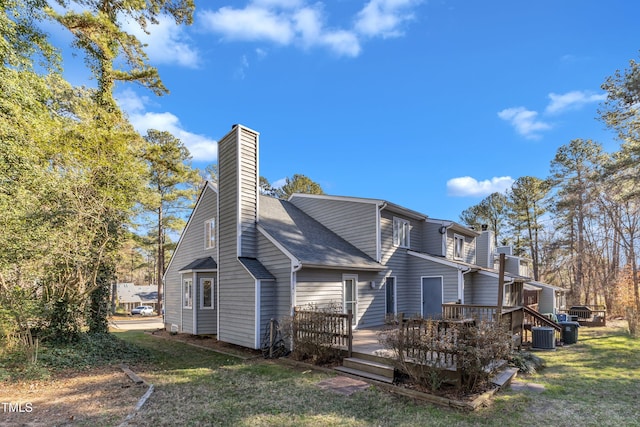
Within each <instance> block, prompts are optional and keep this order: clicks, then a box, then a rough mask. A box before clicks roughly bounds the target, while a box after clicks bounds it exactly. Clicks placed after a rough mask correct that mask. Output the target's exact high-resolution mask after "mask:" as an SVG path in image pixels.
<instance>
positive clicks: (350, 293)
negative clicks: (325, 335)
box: [342, 274, 358, 325]
mask: <svg viewBox="0 0 640 427" xmlns="http://www.w3.org/2000/svg"><path fill="white" fill-rule="evenodd" d="M342 292H343V294H342V296H343V307H344V312H345V313H349V311H350V312H351V313H352V314H353V319H352V321H351V323H352V324H354V325H355V324H356V323H357V321H356V319H357V318H358V276H356V275H354V274H345V275H344V276H342Z"/></svg>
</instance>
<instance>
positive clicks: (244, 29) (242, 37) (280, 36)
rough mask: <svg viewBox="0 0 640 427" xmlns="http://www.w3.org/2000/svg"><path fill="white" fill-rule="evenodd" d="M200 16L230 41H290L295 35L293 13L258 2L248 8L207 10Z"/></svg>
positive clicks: (209, 27)
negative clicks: (284, 12)
mask: <svg viewBox="0 0 640 427" xmlns="http://www.w3.org/2000/svg"><path fill="white" fill-rule="evenodd" d="M199 17H200V19H202V20H203V21H204V24H205V25H206V27H207V28H208V29H209V30H211V31H214V32H218V33H221V34H222V35H223V38H225V39H228V40H239V41H258V40H266V41H270V42H274V43H278V44H289V43H290V42H291V40H292V39H293V37H294V31H293V23H292V21H291V17H290V15H287V14H282V13H279V12H278V11H275V10H270V9H267V8H264V7H260V6H257V5H253V6H248V7H246V8H245V9H233V8H231V7H222V8H220V9H218V11H217V12H213V11H208V10H207V11H204V12H201V13H200V14H199Z"/></svg>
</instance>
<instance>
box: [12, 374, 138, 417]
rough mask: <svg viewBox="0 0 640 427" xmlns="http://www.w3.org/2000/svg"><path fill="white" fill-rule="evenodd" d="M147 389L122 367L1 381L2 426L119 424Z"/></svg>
mask: <svg viewBox="0 0 640 427" xmlns="http://www.w3.org/2000/svg"><path fill="white" fill-rule="evenodd" d="M145 391H146V386H142V385H136V384H134V383H133V382H132V381H131V380H130V379H129V377H127V375H126V374H125V373H124V372H123V371H122V370H121V369H120V368H119V367H118V366H113V367H101V368H95V369H90V370H86V371H82V372H71V371H69V372H66V373H60V374H56V375H55V376H54V377H52V378H51V379H49V380H45V381H24V382H19V383H11V384H8V383H3V382H0V426H14V425H30V426H32V425H35V426H64V425H93V426H101V425H118V424H120V423H121V422H122V421H124V419H125V418H126V416H127V415H128V414H129V413H130V412H132V411H133V409H134V407H135V406H136V403H137V402H138V400H139V399H140V397H142V396H143V395H144V393H145Z"/></svg>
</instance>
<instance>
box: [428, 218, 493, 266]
mask: <svg viewBox="0 0 640 427" xmlns="http://www.w3.org/2000/svg"><path fill="white" fill-rule="evenodd" d="M425 234H426V235H425V246H426V248H425V249H426V252H427V253H430V254H432V255H437V256H443V257H445V258H447V259H450V260H452V261H460V262H464V263H468V264H476V239H477V238H478V236H480V233H479V232H477V231H476V230H474V229H471V228H468V227H465V226H463V225H461V224H458V223H456V222H453V221H448V220H440V219H431V218H429V219H427V220H426V227H425Z"/></svg>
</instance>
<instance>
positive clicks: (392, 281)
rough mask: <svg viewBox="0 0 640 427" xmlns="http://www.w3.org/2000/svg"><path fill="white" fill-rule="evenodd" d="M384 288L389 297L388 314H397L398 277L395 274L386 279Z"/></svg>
mask: <svg viewBox="0 0 640 427" xmlns="http://www.w3.org/2000/svg"><path fill="white" fill-rule="evenodd" d="M384 288H385V293H386V298H387V303H386V305H387V316H391V315H395V314H396V278H395V277H394V276H390V277H386V278H385V279H384Z"/></svg>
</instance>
